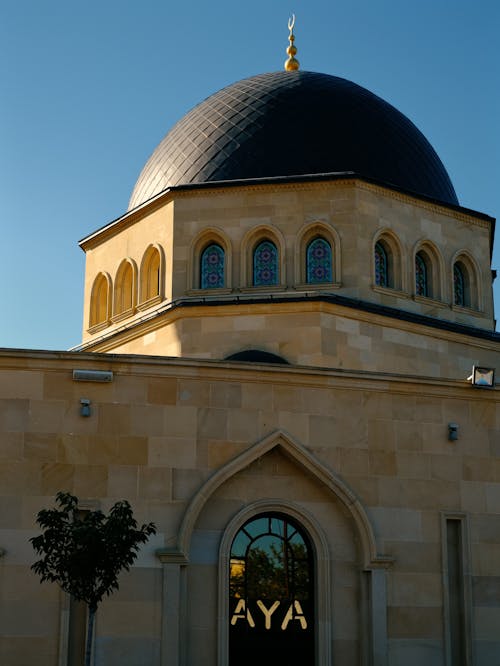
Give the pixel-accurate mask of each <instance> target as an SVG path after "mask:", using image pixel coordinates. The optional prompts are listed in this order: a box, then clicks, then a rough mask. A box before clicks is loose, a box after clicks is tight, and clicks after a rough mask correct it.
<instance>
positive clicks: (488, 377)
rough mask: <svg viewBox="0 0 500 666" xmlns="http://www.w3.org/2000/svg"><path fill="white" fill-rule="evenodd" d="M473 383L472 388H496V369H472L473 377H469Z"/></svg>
mask: <svg viewBox="0 0 500 666" xmlns="http://www.w3.org/2000/svg"><path fill="white" fill-rule="evenodd" d="M467 379H468V380H469V381H470V382H472V386H477V387H478V388H494V387H495V368H483V367H480V366H479V365H474V366H473V367H472V375H471V376H470V377H467Z"/></svg>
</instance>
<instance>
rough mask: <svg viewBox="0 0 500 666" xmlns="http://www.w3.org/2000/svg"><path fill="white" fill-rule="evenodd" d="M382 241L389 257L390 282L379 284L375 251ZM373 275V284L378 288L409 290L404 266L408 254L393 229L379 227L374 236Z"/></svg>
mask: <svg viewBox="0 0 500 666" xmlns="http://www.w3.org/2000/svg"><path fill="white" fill-rule="evenodd" d="M378 243H380V245H381V246H382V248H383V250H384V252H385V254H386V257H387V263H388V266H387V270H388V284H387V285H379V284H377V281H376V260H375V253H376V248H377V244H378ZM371 261H372V276H373V286H374V287H375V288H378V289H394V290H395V291H400V292H405V291H407V280H406V274H405V271H404V270H403V266H405V265H406V256H405V251H404V248H403V246H402V245H401V241H400V240H399V238H398V236H397V235H396V234H395V233H394V232H393V231H392V229H387V228H385V229H379V230H378V231H377V233H376V234H375V236H374V237H373V245H372V255H371Z"/></svg>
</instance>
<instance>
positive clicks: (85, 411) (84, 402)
mask: <svg viewBox="0 0 500 666" xmlns="http://www.w3.org/2000/svg"><path fill="white" fill-rule="evenodd" d="M80 415H81V416H90V400H89V399H88V398H80Z"/></svg>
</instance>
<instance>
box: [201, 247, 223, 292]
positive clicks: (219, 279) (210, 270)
mask: <svg viewBox="0 0 500 666" xmlns="http://www.w3.org/2000/svg"><path fill="white" fill-rule="evenodd" d="M200 263H201V266H200V278H201V279H200V286H201V288H202V289H218V288H220V287H224V286H225V285H224V250H223V249H222V248H221V246H220V245H216V244H215V243H212V245H209V246H208V247H206V248H205V249H204V250H203V252H202V255H201V262H200Z"/></svg>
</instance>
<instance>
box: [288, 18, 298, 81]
mask: <svg viewBox="0 0 500 666" xmlns="http://www.w3.org/2000/svg"><path fill="white" fill-rule="evenodd" d="M294 25H295V14H292V16H291V18H289V19H288V30H289V31H290V34H289V35H288V41H289V42H290V44H289V46H288V48H287V50H286V52H287V53H288V59H287V60H286V61H285V69H286V71H287V72H295V71H297V70H298V69H299V67H300V63H299V61H298V60H297V59H296V58H295V55H296V54H297V47H296V46H295V45H294V41H295V35H294V34H293V26H294Z"/></svg>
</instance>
